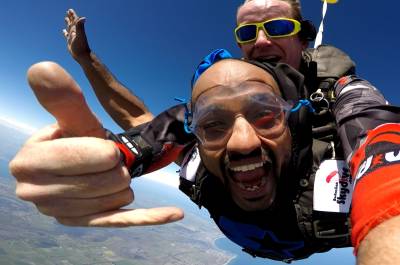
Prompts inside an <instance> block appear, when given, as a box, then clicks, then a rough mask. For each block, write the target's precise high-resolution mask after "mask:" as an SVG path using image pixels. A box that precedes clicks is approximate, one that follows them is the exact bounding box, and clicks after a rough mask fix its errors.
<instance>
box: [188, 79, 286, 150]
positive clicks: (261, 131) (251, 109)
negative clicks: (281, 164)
mask: <svg viewBox="0 0 400 265" xmlns="http://www.w3.org/2000/svg"><path fill="white" fill-rule="evenodd" d="M261 86H262V85H261ZM264 86H266V85H265V84H264ZM212 90H213V91H212V93H206V94H203V95H201V96H200V97H199V98H198V100H197V102H196V104H195V109H194V113H193V121H192V125H193V131H194V134H195V135H196V136H197V138H198V139H199V140H200V142H201V143H202V145H203V146H204V148H206V149H219V148H224V147H225V146H226V144H227V142H228V141H229V137H230V136H231V134H232V132H233V130H234V129H235V123H236V121H237V119H238V118H239V117H243V118H244V119H245V120H246V121H247V123H249V124H250V125H251V127H252V128H253V129H254V130H255V131H256V133H257V134H258V135H260V136H261V137H265V138H270V139H272V138H276V137H278V136H280V135H281V134H282V133H283V132H284V130H285V128H286V121H287V118H288V116H289V112H290V109H291V108H292V105H291V104H289V103H287V102H286V101H285V100H283V99H282V98H281V97H279V96H277V95H275V94H274V93H272V92H271V91H270V89H267V90H266V89H265V87H264V88H263V89H261V87H258V88H254V87H253V88H252V89H247V90H246V89H245V88H244V87H239V88H237V89H232V88H226V87H222V88H213V89H212ZM218 90H219V91H218ZM218 92H219V93H218Z"/></svg>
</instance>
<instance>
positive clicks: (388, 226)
mask: <svg viewBox="0 0 400 265" xmlns="http://www.w3.org/2000/svg"><path fill="white" fill-rule="evenodd" d="M237 20H238V27H237V29H236V30H235V34H236V39H237V42H238V44H239V46H240V47H241V49H242V51H243V55H244V57H246V58H254V59H258V60H268V61H274V62H283V63H287V64H289V65H291V66H292V67H294V68H296V69H298V70H302V68H301V66H302V63H303V57H302V52H303V51H304V49H305V48H306V47H307V45H308V41H309V40H312V39H313V37H314V36H313V31H312V29H310V28H309V24H307V23H304V21H303V20H302V18H301V15H300V7H299V2H298V1H289V0H250V1H246V2H245V3H244V5H243V6H241V7H240V8H239V10H238V17H237ZM67 22H68V30H67V31H66V32H65V35H66V37H67V38H68V40H69V44H70V48H71V52H72V54H73V56H74V58H76V59H77V61H78V62H79V63H80V64H81V65H82V67H83V68H84V70H85V73H86V74H87V76H88V78H89V79H90V81H91V82H92V84H94V89H95V90H96V92H99V93H97V95H98V97H99V98H100V100H101V102H102V103H103V106H104V107H105V108H106V110H107V111H108V112H109V113H110V114H111V115H112V116H113V118H114V119H115V120H116V121H117V123H119V124H120V125H121V126H122V127H123V128H125V129H128V128H130V127H132V126H134V125H137V124H140V123H143V122H145V121H148V120H151V119H152V115H151V113H150V112H149V111H148V110H147V108H146V107H145V106H144V105H143V104H141V102H140V101H138V100H137V99H136V98H135V97H134V96H132V95H130V94H129V93H125V92H127V90H126V89H125V88H123V87H122V86H121V85H120V84H118V83H115V80H113V78H108V77H109V76H108V75H109V72H108V71H107V70H106V68H103V66H102V64H101V63H100V62H99V61H98V60H97V58H96V57H95V56H94V54H93V53H91V52H90V49H89V48H88V46H87V42H86V38H81V40H83V42H81V43H80V44H78V45H76V43H75V45H74V40H76V39H77V38H78V37H79V36H81V37H82V34H84V31H83V20H82V19H80V18H78V17H77V16H76V14H75V13H74V12H73V11H69V13H68V17H67ZM83 36H84V35H83ZM78 39H79V38H78ZM74 47H75V48H76V47H79V48H80V52H83V53H81V54H76V53H75V52H76V50H74ZM82 48H83V49H82ZM93 62H95V63H93ZM305 74H306V73H305ZM353 81H354V80H350V82H352V83H351V85H352V86H351V88H352V89H354V88H357V89H359V90H360V91H364V92H365V93H363V95H368V93H369V91H370V90H374V89H373V88H371V86H370V85H369V84H368V83H366V82H364V81H362V80H355V82H353ZM32 82H33V83H35V80H33V81H32ZM343 82H344V83H346V82H347V81H346V80H344V81H343ZM119 91H124V93H125V94H123V93H122V94H121V93H118V92H119ZM374 91H375V90H374ZM115 92H116V93H115ZM110 93H115V94H118V95H123V96H122V97H119V98H118V97H116V96H115V94H114V96H113V95H112V94H111V96H110ZM110 97H111V98H114V99H115V98H116V99H117V100H115V102H117V104H116V105H108V103H107V102H111V101H110V100H109V99H110ZM364 98H365V97H364ZM104 99H107V100H104ZM379 100H381V101H382V100H383V98H379ZM127 103H128V104H130V105H131V106H132V108H133V109H134V111H132V112H129V114H128V116H127V114H126V112H125V111H124V110H125V109H124V108H123V106H124V105H126V104H127ZM380 103H382V102H380ZM339 111H340V110H339ZM343 111H351V110H348V109H344V110H343ZM115 114H116V115H115ZM131 115H132V116H131ZM138 117H140V118H143V119H141V120H138V119H137V118H138ZM122 120H125V122H122ZM126 121H128V122H126ZM362 125H363V126H361V127H362V128H361V129H360V128H359V127H355V128H356V129H357V130H359V131H357V132H356V133H355V134H354V135H352V137H353V138H352V139H349V142H346V141H344V142H343V145H344V146H345V148H346V147H347V149H348V150H347V153H346V155H350V154H351V152H352V151H353V150H354V148H355V147H356V146H357V140H358V138H357V137H358V136H359V135H362V134H363V133H365V131H366V130H369V129H372V128H374V126H376V125H379V124H376V123H374V124H373V125H374V126H373V125H371V124H368V123H362ZM49 130H51V128H50V129H49ZM345 133H347V132H345ZM52 137H54V135H52ZM39 138H40V139H39ZM44 138H45V136H44V135H42V136H40V137H38V138H37V139H36V141H42V140H43V139H44ZM349 138H351V137H349ZM47 140H51V139H47ZM68 140H69V139H64V141H60V142H59V143H58V144H66V142H68ZM76 140H77V139H71V140H70V141H76ZM32 141H33V140H32ZM32 141H31V142H32ZM94 144H95V143H93V145H94ZM96 144H99V145H100V142H98V143H96ZM103 144H104V143H103ZM52 145H54V147H56V145H57V142H52ZM347 145H349V146H347ZM32 146H33V145H31V147H32ZM28 147H29V145H28ZM104 149H106V147H105V146H104ZM108 149H109V150H110V148H108ZM27 150H28V151H29V150H30V151H35V150H34V148H32V149H29V148H27V149H25V151H24V152H25V154H21V155H20V156H19V157H23V156H24V155H25V157H28V156H30V157H35V155H34V153H29V152H28V151H27ZM36 151H37V150H36ZM82 151H83V152H82V153H81V158H82V157H83V158H85V157H87V158H88V159H87V163H90V164H91V165H93V169H91V170H95V169H94V168H96V170H97V168H101V167H102V166H103V167H105V168H108V169H110V171H109V172H105V173H104V174H107V175H109V174H115V175H117V176H118V177H116V178H115V179H114V180H112V181H113V182H118V181H119V182H120V183H127V182H129V176H127V173H126V172H114V171H113V170H114V169H113V167H114V166H116V164H113V163H117V162H116V159H109V160H111V162H110V164H109V165H105V164H103V163H98V161H100V160H103V161H104V160H105V157H109V158H115V156H114V155H115V153H114V154H113V153H112V152H110V153H109V154H102V155H104V156H105V157H104V156H99V157H94V156H92V155H90V153H93V151H94V150H92V152H90V149H88V148H86V149H85V150H82ZM100 153H102V152H100ZM36 155H38V156H39V154H36ZM363 155H364V156H365V154H360V155H359V160H357V161H355V162H354V164H356V166H357V167H361V168H362V169H368V168H367V167H366V166H365V165H364V164H361V166H360V163H361V162H363V158H362V157H363ZM393 157H394V158H397V156H396V155H393V154H392V155H391V156H389V159H391V161H395V159H393ZM89 158H90V159H89ZM378 158H379V156H378ZM49 159H51V158H49ZM49 159H43V160H42V162H46V161H50V160H49ZM368 161H369V160H368V159H367V160H366V162H368ZM374 161H375V162H374V163H375V164H374V165H376V164H379V161H378V160H377V159H376V160H374ZM359 162H360V163H359ZM362 165H364V166H362ZM15 170H16V171H17V172H18V170H21V168H20V169H18V168H16V167H14V172H15ZM51 170H53V171H54V172H52V173H53V174H61V173H62V172H61V173H60V169H59V168H57V167H55V168H54V167H52V169H51ZM70 170H72V171H73V172H74V173H73V174H77V173H76V172H79V165H77V167H76V168H72V169H70ZM362 171H363V170H361V172H362ZM96 172H97V171H96ZM366 172H367V171H365V172H362V173H363V174H360V176H361V175H364V173H365V174H368V172H367V173H366ZM86 173H90V172H86ZM361 177H362V176H361ZM31 181H33V182H34V181H35V180H34V179H33V180H31ZM39 181H40V182H41V184H43V183H44V182H46V181H49V183H52V181H51V180H48V179H46V178H40V179H39ZM65 181H67V179H65ZM79 181H80V183H79V184H80V185H79V187H93V189H92V190H91V193H85V194H80V192H81V191H80V189H79V188H78V189H75V188H72V190H70V189H71V187H72V186H74V185H73V183H72V184H71V183H64V185H61V186H60V187H59V188H57V187H54V185H53V186H51V187H50V188H51V189H49V190H47V191H46V194H49V195H48V196H49V197H57V196H60V197H62V196H65V194H66V193H67V192H68V191H70V193H69V195H68V196H69V197H68V198H63V199H61V202H66V200H71V198H75V197H76V198H98V197H99V196H102V198H108V199H107V201H104V202H103V204H106V205H107V208H106V209H105V210H104V212H108V211H109V210H110V209H111V210H112V209H116V208H119V206H121V205H124V204H126V203H128V202H129V201H130V198H131V194H130V192H129V191H127V190H125V189H123V187H124V185H122V184H121V186H118V185H117V186H115V189H114V190H110V189H108V188H104V187H108V186H109V185H104V186H102V187H99V186H98V185H97V186H96V185H93V183H91V182H93V181H94V180H93V178H80V180H79ZM85 182H86V184H88V185H85ZM19 184H24V183H23V181H21V183H19ZM106 184H107V183H106ZM113 184H115V183H113ZM75 185H76V183H75ZM304 185H305V184H304ZM18 187H19V189H18V193H19V194H20V195H21V196H22V197H23V196H24V195H25V196H27V197H26V199H28V200H36V199H38V200H39V201H40V200H43V199H45V198H44V197H45V196H46V195H43V194H42V195H40V194H39V195H38V194H36V195H35V196H37V197H34V196H33V197H29V196H32V191H27V188H26V187H28V185H19V186H18ZM368 187H371V186H368ZM96 189H98V190H96ZM247 189H254V187H247ZM367 191H368V189H367ZM111 194H112V196H111ZM367 194H371V193H367ZM109 196H111V197H109ZM110 200H111V201H110ZM114 203H115V204H114ZM64 204H65V203H64ZM116 205H118V206H116ZM47 207H48V208H46V210H49V211H50V212H48V213H49V214H50V213H51V215H54V216H57V213H56V214H53V213H54V212H53V211H57V205H55V203H54V201H52V203H51V205H47ZM69 207H70V210H71V212H74V213H76V212H79V209H82V212H85V211H86V212H87V211H89V212H90V214H93V213H96V220H97V221H98V222H99V223H96V222H94V223H93V222H90V220H86V224H88V225H105V226H107V225H120V226H124V225H134V224H136V225H140V224H149V223H164V222H168V221H171V220H177V219H179V218H181V217H182V215H181V213H180V212H178V211H175V210H172V209H167V210H162V211H163V212H164V213H165V215H162V216H160V215H159V213H160V211H157V214H155V213H154V212H148V213H146V218H145V220H136V221H137V222H136V223H129V221H128V220H125V219H124V218H121V219H120V218H119V216H120V214H121V215H123V213H121V212H119V211H118V212H116V213H115V215H112V216H111V218H107V216H106V215H104V216H103V215H102V213H101V212H99V211H97V209H94V208H93V207H88V206H87V205H86V206H85V205H82V204H80V203H79V200H77V201H75V202H74V203H72V204H70V206H69ZM85 207H86V209H83V208H85ZM102 207H104V206H102ZM360 208H362V207H358V209H360ZM77 209H78V211H76V210H77ZM58 214H60V212H58ZM65 214H68V211H63V212H62V213H61V214H60V215H59V217H60V218H59V220H60V221H62V222H64V223H66V224H70V225H74V224H75V223H73V222H72V223H71V222H70V221H71V219H68V218H63V217H65ZM78 214H79V213H78ZM389 214H391V215H396V214H397V212H390V213H388V215H389ZM358 215H359V216H361V217H357V218H359V219H362V217H363V213H362V212H361V213H360V212H358ZM108 217H110V216H108ZM387 218H388V217H387ZM83 219H84V218H83ZM364 219H365V218H364ZM396 221H397V220H396V218H393V220H392V219H391V220H390V221H388V222H384V223H383V224H384V226H378V229H377V230H372V232H371V235H370V236H369V234H368V236H367V237H366V240H365V241H363V243H364V242H366V243H365V244H361V247H360V249H359V252H360V253H361V254H362V255H361V256H362V257H364V258H365V259H368V261H373V259H372V258H373V257H378V256H379V255H374V254H375V253H379V252H382V251H381V249H380V248H381V247H382V245H381V244H380V243H382V242H383V243H384V241H382V242H379V239H380V238H382V236H381V235H382V234H384V235H385V236H387V235H388V233H387V231H393V233H391V235H396V233H397V232H398V231H397V230H395V229H396V224H397V223H396ZM113 222H114V223H113ZM115 222H116V223H115ZM368 225H370V224H367V226H368ZM375 225H376V224H375ZM311 229H312V228H311ZM315 229H316V228H315ZM357 229H358V231H359V234H362V235H365V234H366V233H367V232H368V230H365V229H364V231H363V228H362V227H361V228H360V227H357ZM360 230H361V232H360ZM321 236H323V235H321ZM359 238H363V237H359ZM377 239H378V240H377ZM357 240H359V239H357ZM390 240H392V241H391V242H395V239H393V238H391V239H390ZM376 242H378V244H376ZM357 244H358V243H357ZM394 245H396V244H394ZM367 249H368V250H369V251H367V252H366V250H367ZM390 251H393V249H390ZM366 253H367V254H366ZM385 253H389V249H388V248H386V249H385ZM395 253H396V252H395V251H394V254H395ZM391 254H393V253H391ZM369 255H371V257H372V258H371V257H369ZM393 260H394V261H396V259H393ZM362 262H364V261H362ZM366 262H367V261H366ZM362 264H367V263H362ZM371 264H378V263H376V262H375V263H371ZM380 264H382V263H380ZM387 264H389V263H387ZM394 264H395V263H394Z"/></svg>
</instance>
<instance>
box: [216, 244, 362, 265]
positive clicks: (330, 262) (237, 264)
mask: <svg viewBox="0 0 400 265" xmlns="http://www.w3.org/2000/svg"><path fill="white" fill-rule="evenodd" d="M215 244H216V246H217V247H218V248H220V249H223V250H225V251H228V252H231V253H234V254H235V255H237V256H236V257H235V258H234V259H232V260H231V261H230V262H229V263H228V264H226V265H261V264H262V265H284V264H286V263H283V262H280V261H274V260H269V259H263V258H253V257H252V256H250V255H249V254H247V253H246V252H243V251H242V248H241V247H239V246H238V245H236V244H235V243H233V242H232V241H230V240H229V239H227V238H226V237H223V238H219V239H217V240H216V241H215ZM352 251H353V248H341V249H332V250H331V251H329V252H326V253H319V254H314V255H312V256H311V257H309V258H308V259H305V260H299V261H293V262H292V263H291V264H294V265H303V264H304V265H306V264H307V265H321V264H323V265H338V264H340V265H354V264H356V260H355V257H354V255H353V252H352Z"/></svg>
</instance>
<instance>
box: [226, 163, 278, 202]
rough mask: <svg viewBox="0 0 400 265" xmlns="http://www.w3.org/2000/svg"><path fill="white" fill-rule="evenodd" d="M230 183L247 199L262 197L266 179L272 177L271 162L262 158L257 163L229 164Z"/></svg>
mask: <svg viewBox="0 0 400 265" xmlns="http://www.w3.org/2000/svg"><path fill="white" fill-rule="evenodd" d="M228 170H229V176H230V180H231V182H233V183H234V185H235V186H236V187H238V188H239V189H240V190H241V193H242V195H243V196H244V197H246V198H247V199H252V198H254V197H259V196H261V195H264V190H265V188H266V185H267V182H268V178H269V177H271V175H272V171H271V170H272V160H271V159H270V158H269V157H267V156H263V158H262V160H261V161H259V162H253V163H248V164H238V163H231V164H230V166H229V167H228Z"/></svg>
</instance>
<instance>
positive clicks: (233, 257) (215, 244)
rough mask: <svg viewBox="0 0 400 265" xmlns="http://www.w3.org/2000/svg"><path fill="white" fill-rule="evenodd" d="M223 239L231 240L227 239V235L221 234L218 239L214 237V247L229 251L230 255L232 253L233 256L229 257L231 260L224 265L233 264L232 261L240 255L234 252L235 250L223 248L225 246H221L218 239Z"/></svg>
mask: <svg viewBox="0 0 400 265" xmlns="http://www.w3.org/2000/svg"><path fill="white" fill-rule="evenodd" d="M218 240H219V241H222V240H229V239H227V238H226V237H225V236H220V237H218V238H216V239H214V242H213V244H214V247H215V248H217V249H218V250H221V251H224V252H225V253H227V254H228V255H230V256H231V257H230V258H229V260H228V261H227V262H225V263H224V264H223V265H232V264H231V263H232V262H233V261H234V260H235V259H236V258H237V257H238V255H237V254H236V253H234V252H233V251H230V250H229V249H225V248H223V246H219V245H218V243H217V241H218Z"/></svg>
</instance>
